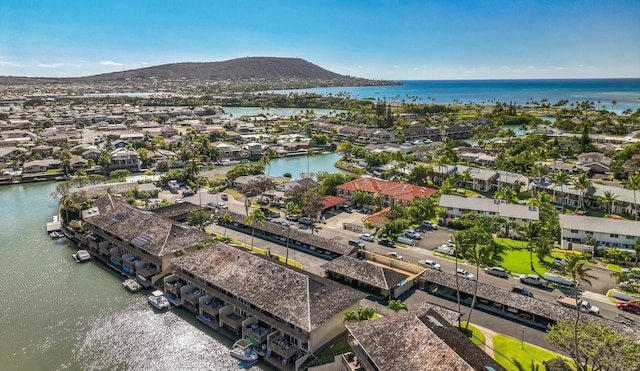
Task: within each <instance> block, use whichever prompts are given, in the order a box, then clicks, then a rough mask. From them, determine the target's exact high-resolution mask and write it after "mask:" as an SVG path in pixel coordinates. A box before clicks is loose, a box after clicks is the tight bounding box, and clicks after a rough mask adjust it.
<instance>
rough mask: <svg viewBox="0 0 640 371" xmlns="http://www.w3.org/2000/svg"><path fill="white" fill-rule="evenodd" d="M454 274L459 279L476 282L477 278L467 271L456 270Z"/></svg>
mask: <svg viewBox="0 0 640 371" xmlns="http://www.w3.org/2000/svg"><path fill="white" fill-rule="evenodd" d="M453 274H455V275H457V276H458V277H462V278H466V279H468V280H471V281H475V280H476V276H474V275H473V274H471V273H469V272H467V271H466V270H464V269H462V268H458V269H456V270H455V271H454V272H453Z"/></svg>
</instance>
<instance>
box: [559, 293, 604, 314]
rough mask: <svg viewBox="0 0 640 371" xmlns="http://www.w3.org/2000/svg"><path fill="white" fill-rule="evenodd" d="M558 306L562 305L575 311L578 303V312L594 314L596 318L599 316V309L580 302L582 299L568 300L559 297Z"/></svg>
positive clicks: (564, 297) (582, 301) (567, 298)
mask: <svg viewBox="0 0 640 371" xmlns="http://www.w3.org/2000/svg"><path fill="white" fill-rule="evenodd" d="M557 301H558V304H560V305H563V306H565V307H569V308H573V309H575V308H576V306H577V305H578V302H579V303H580V311H581V312H584V313H590V314H594V315H596V316H599V315H600V308H598V307H596V306H594V305H591V304H589V303H588V302H586V301H584V300H582V299H576V298H569V297H566V296H561V297H559V298H558V300H557Z"/></svg>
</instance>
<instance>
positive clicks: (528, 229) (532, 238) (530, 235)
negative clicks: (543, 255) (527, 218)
mask: <svg viewBox="0 0 640 371" xmlns="http://www.w3.org/2000/svg"><path fill="white" fill-rule="evenodd" d="M543 231H544V228H543V225H542V223H541V222H539V221H532V222H528V223H525V224H523V225H522V226H520V231H519V233H520V236H522V238H524V239H525V240H526V241H527V245H528V246H529V263H530V264H531V270H532V271H534V270H535V269H534V268H533V247H534V246H535V244H536V243H537V242H538V240H539V239H540V237H542V232H543Z"/></svg>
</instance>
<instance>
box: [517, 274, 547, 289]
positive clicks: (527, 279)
mask: <svg viewBox="0 0 640 371" xmlns="http://www.w3.org/2000/svg"><path fill="white" fill-rule="evenodd" d="M520 283H526V284H529V285H534V286H540V287H547V286H549V282H547V281H546V280H543V279H542V278H540V277H538V276H536V275H535V274H523V275H522V276H520Z"/></svg>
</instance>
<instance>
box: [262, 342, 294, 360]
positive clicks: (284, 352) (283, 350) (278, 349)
mask: <svg viewBox="0 0 640 371" xmlns="http://www.w3.org/2000/svg"><path fill="white" fill-rule="evenodd" d="M268 346H269V348H270V349H271V350H272V351H273V352H275V353H277V354H279V355H281V356H283V357H284V358H287V359H289V358H290V357H291V356H293V355H294V354H296V353H298V350H299V349H298V347H297V346H295V345H293V344H290V343H289V342H288V341H286V340H285V339H284V338H283V337H279V338H276V339H275V340H273V341H271V342H269V345H268Z"/></svg>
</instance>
